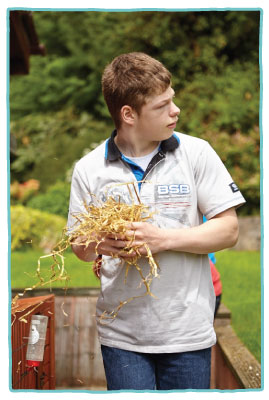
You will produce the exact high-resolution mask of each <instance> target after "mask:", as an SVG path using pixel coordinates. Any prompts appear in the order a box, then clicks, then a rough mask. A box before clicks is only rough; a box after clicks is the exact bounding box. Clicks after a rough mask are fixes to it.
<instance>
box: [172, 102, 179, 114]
mask: <svg viewBox="0 0 269 400" xmlns="http://www.w3.org/2000/svg"><path fill="white" fill-rule="evenodd" d="M179 113H180V108H178V107H177V106H176V105H175V103H172V107H171V111H170V115H171V116H177V115H179Z"/></svg>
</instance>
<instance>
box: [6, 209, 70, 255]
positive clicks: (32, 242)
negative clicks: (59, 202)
mask: <svg viewBox="0 0 269 400" xmlns="http://www.w3.org/2000/svg"><path fill="white" fill-rule="evenodd" d="M10 214H11V250H18V249H27V248H32V249H42V250H43V251H44V252H46V253H47V252H50V251H51V249H52V248H53V247H54V246H55V245H56V244H57V243H58V241H59V240H60V239H61V236H62V231H63V228H64V227H65V225H66V219H64V218H62V217H60V216H58V215H53V214H49V213H46V212H42V211H40V210H34V209H31V208H28V207H24V206H22V205H17V206H11V207H10Z"/></svg>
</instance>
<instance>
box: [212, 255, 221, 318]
mask: <svg viewBox="0 0 269 400" xmlns="http://www.w3.org/2000/svg"><path fill="white" fill-rule="evenodd" d="M209 264H210V268H211V276H212V281H213V286H214V290H215V295H216V305H215V312H214V317H216V315H217V312H218V309H219V306H220V302H221V294H222V284H221V279H220V273H219V271H218V270H217V268H216V265H215V264H214V263H213V261H211V259H210V258H209Z"/></svg>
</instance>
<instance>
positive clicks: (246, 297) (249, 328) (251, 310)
mask: <svg viewBox="0 0 269 400" xmlns="http://www.w3.org/2000/svg"><path fill="white" fill-rule="evenodd" d="M216 258H217V268H218V270H219V272H220V274H221V281H222V287H223V288H222V289H223V290H222V302H223V303H224V304H225V305H226V306H227V307H228V308H229V309H230V310H231V312H232V326H233V328H234V330H235V332H236V334H237V336H238V337H239V338H240V339H241V341H242V342H243V343H244V344H245V345H246V346H247V348H248V349H249V350H250V352H251V353H252V354H253V355H254V357H255V358H256V359H257V360H258V361H259V362H261V267H260V253H259V252H256V251H255V252H254V251H253V252H250V251H229V250H226V251H222V252H219V253H217V254H216Z"/></svg>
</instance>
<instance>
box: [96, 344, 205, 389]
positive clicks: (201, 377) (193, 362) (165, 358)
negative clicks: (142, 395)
mask: <svg viewBox="0 0 269 400" xmlns="http://www.w3.org/2000/svg"><path fill="white" fill-rule="evenodd" d="M101 351H102V356H103V362H104V367H105V373H106V379H107V389H108V390H124V389H131V390H156V389H157V390H175V389H209V388H210V366H211V348H208V349H205V350H198V351H188V352H184V353H157V354H149V353H137V352H133V351H127V350H122V349H116V348H114V347H107V346H103V345H101Z"/></svg>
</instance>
